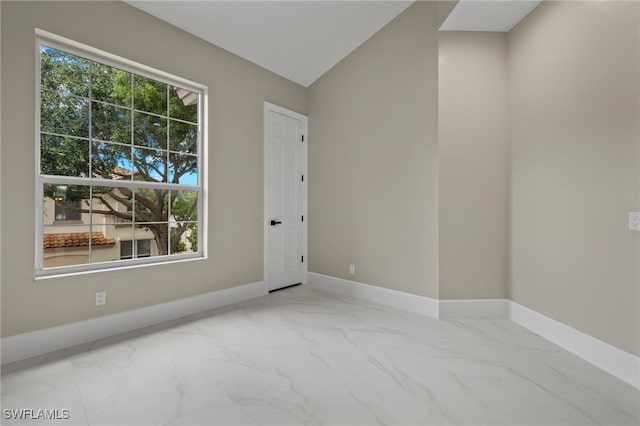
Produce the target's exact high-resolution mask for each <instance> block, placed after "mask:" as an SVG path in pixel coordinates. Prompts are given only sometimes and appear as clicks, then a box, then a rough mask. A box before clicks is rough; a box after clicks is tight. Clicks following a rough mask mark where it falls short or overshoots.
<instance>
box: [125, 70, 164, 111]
mask: <svg viewBox="0 0 640 426" xmlns="http://www.w3.org/2000/svg"><path fill="white" fill-rule="evenodd" d="M133 106H134V108H135V109H139V110H141V111H147V112H153V113H154V114H160V115H164V116H165V117H166V116H167V85H166V84H165V83H160V82H159V81H155V80H151V79H149V78H145V77H141V76H139V75H135V76H134V77H133Z"/></svg>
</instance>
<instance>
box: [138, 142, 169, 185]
mask: <svg viewBox="0 0 640 426" xmlns="http://www.w3.org/2000/svg"><path fill="white" fill-rule="evenodd" d="M133 162H134V170H135V173H136V176H135V179H138V180H144V181H147V182H167V152H166V151H160V150H157V149H142V148H134V149H133Z"/></svg>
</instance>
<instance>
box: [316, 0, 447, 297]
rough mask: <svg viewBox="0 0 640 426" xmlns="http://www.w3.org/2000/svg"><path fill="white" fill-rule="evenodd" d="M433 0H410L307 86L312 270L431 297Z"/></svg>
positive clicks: (434, 285)
mask: <svg viewBox="0 0 640 426" xmlns="http://www.w3.org/2000/svg"><path fill="white" fill-rule="evenodd" d="M436 6H437V4H436V3H434V2H417V3H415V4H413V5H412V6H410V7H409V8H408V9H407V10H405V11H404V12H403V13H402V14H400V15H399V16H398V17H397V18H396V19H394V20H393V21H391V23H390V24H389V25H387V26H386V27H384V28H383V29H382V30H380V31H379V32H378V33H377V34H375V35H374V36H373V37H371V38H370V39H369V40H368V41H366V42H365V43H364V44H363V45H361V46H360V47H359V48H358V49H356V50H355V51H354V52H353V53H352V54H351V55H349V56H348V57H347V58H345V59H344V60H343V61H342V62H340V63H339V64H338V65H336V66H335V67H334V68H332V69H331V70H330V71H329V72H328V73H327V74H325V75H324V76H323V77H321V78H320V79H319V80H318V81H316V82H315V83H314V84H313V85H312V86H311V87H310V93H309V115H310V118H309V126H310V131H309V133H310V135H311V136H310V144H309V271H311V272H316V273H321V274H327V275H331V276H335V277H340V278H345V279H351V280H355V281H360V282H364V283H367V284H372V285H376V286H381V287H386V288H392V289H395V290H399V291H404V292H408V293H412V294H417V295H422V296H429V297H437V296H438V237H437V233H438V207H437V202H438V199H437V178H438V172H437V107H438V104H437V89H438V87H437V72H438V68H437V67H438V45H437V18H436V13H435V12H436ZM351 263H353V264H355V266H356V273H355V275H351V274H349V264H351Z"/></svg>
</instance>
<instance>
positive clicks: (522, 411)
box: [1, 287, 640, 426]
mask: <svg viewBox="0 0 640 426" xmlns="http://www.w3.org/2000/svg"><path fill="white" fill-rule="evenodd" d="M29 363H30V364H32V365H31V366H30V367H25V365H27V364H25V363H22V364H17V365H13V366H11V365H10V366H8V367H7V368H6V369H4V370H3V376H2V379H1V385H2V390H1V392H2V408H3V412H2V422H1V423H2V424H3V425H14V424H16V425H26V424H29V425H32V424H56V425H59V424H64V425H67V424H68V425H71V424H73V425H109V426H112V425H126V426H135V425H307V424H309V425H322V424H326V425H639V424H640V391H638V390H637V389H634V388H633V387H631V386H630V385H628V384H626V383H624V382H622V381H620V380H618V379H616V378H614V377H612V376H610V375H609V374H607V373H605V372H603V371H602V370H600V369H598V368H596V367H594V366H592V365H591V364H589V363H587V362H585V361H583V360H582V359H580V358H578V357H576V356H574V355H572V354H570V353H568V352H567V351H565V350H563V349H561V348H559V347H558V346H556V345H554V344H552V343H550V342H548V341H546V340H545V339H543V338H541V337H540V336H538V335H536V334H534V333H532V332H529V331H527V330H526V329H524V328H522V327H520V326H518V325H517V324H515V323H513V322H511V321H509V320H436V319H432V318H428V317H424V316H420V315H416V314H412V313H408V312H404V311H400V310H397V309H393V308H389V307H386V306H382V305H377V304H374V303H369V302H365V301H362V300H358V299H352V298H349V297H344V296H338V295H335V294H331V293H325V292H321V291H318V290H313V289H310V288H308V287H295V288H291V289H287V290H284V291H281V292H276V293H273V294H270V295H268V296H264V297H260V298H257V299H253V300H250V301H247V302H243V303H240V304H237V305H233V306H229V307H225V308H222V309H217V310H213V311H210V312H207V313H204V314H199V315H195V316H192V317H189V318H184V319H181V320H176V321H172V322H170V323H165V324H161V325H158V326H154V327H150V328H147V329H144V330H140V331H136V332H132V333H127V334H126V335H121V336H116V337H113V338H109V339H103V340H101V341H97V342H94V343H92V344H89V345H85V346H83V347H77V348H74V349H71V350H69V351H67V352H64V351H63V352H58V353H57V354H52V355H48V356H44V357H40V358H38V359H35V360H31V361H29ZM33 364H37V365H33ZM11 370H14V371H11ZM15 408H32V409H34V410H36V409H40V408H41V409H44V408H47V409H58V410H63V409H65V410H69V419H67V420H63V419H61V420H53V421H51V420H28V421H25V420H13V419H7V418H6V412H5V411H4V410H5V409H15Z"/></svg>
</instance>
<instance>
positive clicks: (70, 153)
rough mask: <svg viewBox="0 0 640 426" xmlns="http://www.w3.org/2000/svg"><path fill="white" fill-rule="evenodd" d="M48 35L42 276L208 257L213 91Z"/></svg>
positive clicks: (44, 42)
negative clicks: (207, 144)
mask: <svg viewBox="0 0 640 426" xmlns="http://www.w3.org/2000/svg"><path fill="white" fill-rule="evenodd" d="M42 33H43V32H42ZM40 35H41V38H39V41H38V53H39V56H40V61H39V73H38V75H39V85H40V90H39V91H38V93H37V96H38V98H37V101H38V103H39V105H40V113H39V132H38V140H37V143H38V146H39V149H38V164H39V169H38V176H37V182H38V186H39V190H38V191H37V194H36V197H37V206H39V207H40V206H42V207H41V208H39V209H38V211H37V217H36V225H37V227H36V229H39V230H40V232H39V235H38V236H37V238H38V244H37V248H36V250H37V253H36V273H37V274H38V275H48V274H55V273H61V272H73V271H83V270H93V269H99V268H109V267H115V266H118V267H119V266H122V265H123V264H130V263H154V262H162V261H169V260H174V259H177V258H188V257H202V256H203V252H202V249H201V248H200V247H201V246H202V245H201V244H198V241H200V240H201V239H202V235H201V231H200V230H201V229H202V228H203V227H202V226H201V225H200V221H201V218H202V209H203V202H204V200H203V191H202V172H203V153H202V147H203V143H202V140H203V134H202V129H203V125H202V121H203V113H202V109H203V107H202V106H203V103H204V96H205V92H206V88H204V87H202V86H200V85H198V84H195V83H191V82H188V81H185V80H182V79H180V78H177V77H174V76H168V75H167V74H166V73H163V72H160V71H155V70H151V69H149V68H148V67H144V66H142V65H137V64H133V63H132V62H130V61H127V60H124V59H119V58H115V57H114V56H113V55H109V54H106V53H103V52H98V51H96V50H95V49H91V48H87V47H85V46H80V45H78V44H77V43H74V42H69V41H67V40H64V39H61V38H58V37H56V36H51V35H48V34H47V35H46V36H42V34H40ZM118 241H120V244H119V249H118V244H117V242H118ZM134 248H135V250H134ZM118 250H119V252H118Z"/></svg>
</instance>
